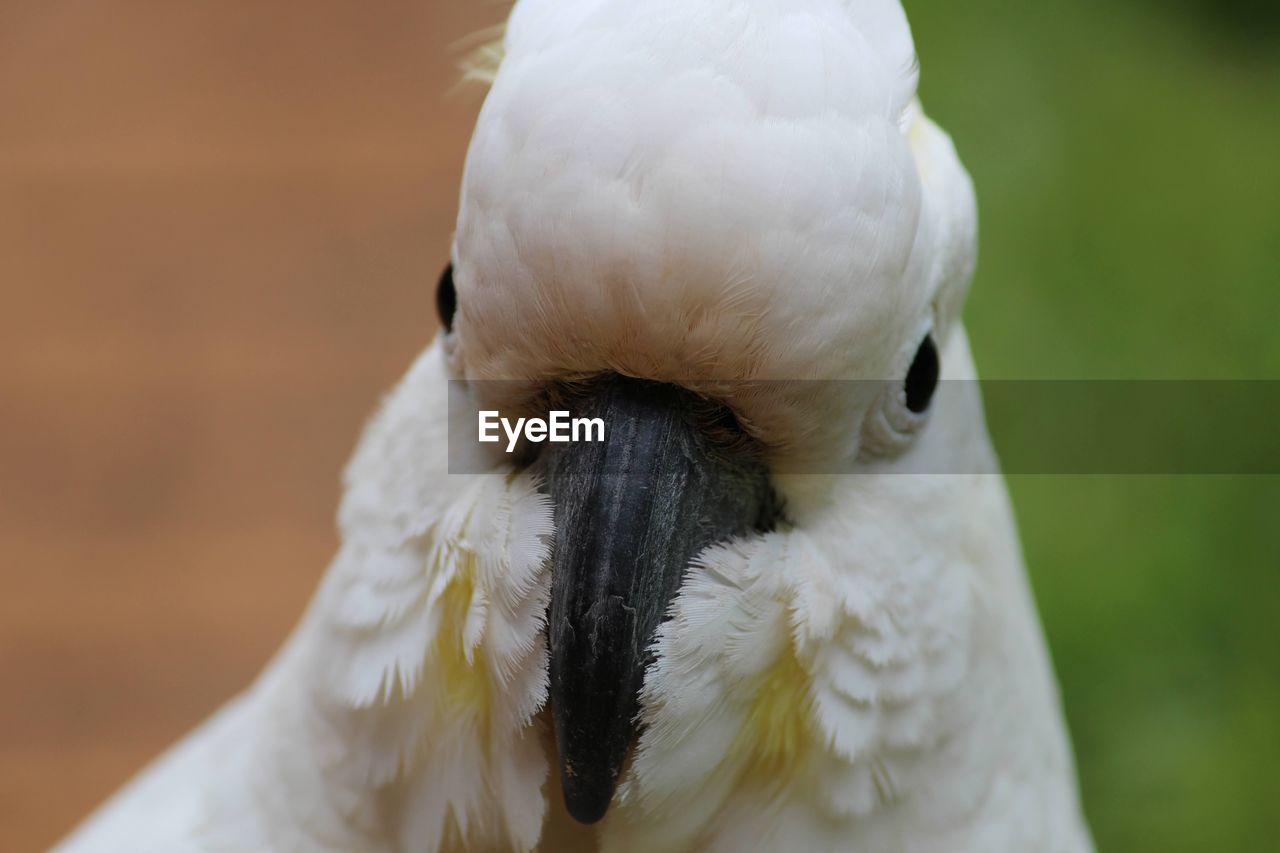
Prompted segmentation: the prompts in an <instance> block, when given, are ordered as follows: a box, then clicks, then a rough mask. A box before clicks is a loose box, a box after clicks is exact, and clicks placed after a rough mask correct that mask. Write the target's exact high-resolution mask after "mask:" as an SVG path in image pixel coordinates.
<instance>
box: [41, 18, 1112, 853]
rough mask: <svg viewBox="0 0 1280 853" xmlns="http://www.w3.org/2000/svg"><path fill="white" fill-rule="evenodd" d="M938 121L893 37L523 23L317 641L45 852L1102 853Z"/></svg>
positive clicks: (731, 27)
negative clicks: (529, 436)
mask: <svg viewBox="0 0 1280 853" xmlns="http://www.w3.org/2000/svg"><path fill="white" fill-rule="evenodd" d="M916 84H917V64H916V56H915V51H914V48H913V45H912V39H911V35H910V31H909V29H908V26H907V22H906V19H905V16H904V14H903V11H902V9H901V7H900V6H899V2H898V0H646V2H643V3H636V2H632V3H625V2H619V0H519V2H518V3H517V5H516V7H515V9H514V11H513V12H512V14H511V17H510V20H509V22H508V26H507V28H506V31H505V36H504V38H503V42H502V50H501V60H500V63H499V64H498V65H497V67H496V68H495V70H494V74H493V79H492V87H491V89H490V91H489V94H488V97H487V99H486V102H485V104H484V107H483V109H482V111H481V114H480V117H479V120H478V124H477V126H476V129H475V134H474V136H473V138H472V141H471V146H470V150H469V153H468V157H467V163H466V169H465V173H464V177H463V182H462V193H461V207H460V213H459V217H458V225H457V232H456V238H455V241H454V246H453V257H452V263H451V265H450V266H449V268H448V270H447V272H446V274H445V276H444V277H443V278H442V279H441V282H440V285H439V287H440V292H439V294H438V296H439V302H440V307H441V313H442V320H443V326H444V328H443V329H442V331H441V332H440V334H439V336H438V337H437V338H436V340H435V341H434V343H432V344H431V346H430V347H429V348H428V349H427V350H426V352H425V353H424V354H423V355H422V356H421V357H420V358H419V359H418V361H417V363H416V364H415V365H414V366H413V367H412V369H411V370H410V371H409V373H408V375H407V376H406V377H405V379H404V380H403V381H402V382H401V384H400V386H399V388H398V389H397V390H396V391H395V393H394V394H393V395H392V396H391V397H390V399H389V400H388V401H387V402H386V404H385V405H384V407H383V409H382V411H381V413H380V414H379V415H378V416H377V417H376V418H375V419H374V420H373V422H372V424H371V425H370V426H369V427H368V429H367V432H366V434H365V436H364V438H363V440H362V442H361V443H360V446H359V449H358V450H357V451H356V454H355V458H354V460H353V461H352V462H351V465H350V468H349V469H348V471H347V476H346V491H345V496H344V498H343V502H342V508H341V512H340V522H341V529H342V545H341V548H340V550H339V552H338V554H337V556H336V558H335V559H334V562H333V564H332V566H331V568H330V569H329V572H328V574H327V575H326V577H325V579H324V581H323V582H322V584H321V586H320V589H319V591H318V592H317V594H316V596H315V599H314V601H313V602H312V604H311V606H310V608H309V609H308V611H307V614H306V616H305V617H304V619H303V620H302V623H301V624H300V625H299V627H298V628H297V629H296V631H295V632H294V634H293V636H292V637H291V639H290V640H289V641H288V642H287V644H286V645H285V646H284V648H283V649H282V650H281V651H280V652H279V654H278V655H277V657H276V658H275V660H274V661H273V662H272V663H271V664H270V665H269V666H268V667H267V668H266V670H265V671H264V672H263V674H262V675H261V677H260V678H259V679H258V681H257V682H256V683H255V684H254V685H253V686H252V687H251V688H249V690H248V691H247V692H245V693H244V694H243V695H242V696H240V697H239V698H237V699H235V700H234V701H233V702H231V703H230V704H229V705H228V706H226V707H225V708H223V709H222V710H221V711H219V712H218V713H217V714H216V715H215V716H214V717H213V718H212V719H210V720H209V721H208V722H207V723H205V724H204V725H203V726H201V727H200V728H199V729H198V730H197V731H196V732H194V733H193V734H192V735H190V736H189V737H188V738H186V739H185V740H184V741H182V742H181V743H179V744H178V745H177V746H175V747H174V748H173V749H172V750H171V751H170V752H169V753H168V754H167V755H165V756H164V757H162V758H160V759H159V760H158V761H157V762H156V763H155V764H154V765H152V766H151V767H150V768H148V769H147V770H145V771H144V772H143V773H142V774H141V775H140V776H139V777H138V778H137V779H136V780H135V781H133V782H132V783H131V784H130V785H129V786H128V787H127V788H125V789H124V790H123V791H121V792H120V793H119V794H117V795H116V796H115V797H114V798H113V799H111V800H110V801H109V802H108V803H107V804H106V805H104V806H103V807H102V809H101V810H100V811H99V812H98V813H97V814H95V815H94V816H93V817H91V818H90V819H89V821H88V822H87V823H86V824H85V825H84V826H82V827H81V828H80V829H79V830H77V831H76V832H75V834H73V835H72V836H71V837H70V838H69V839H68V840H66V841H65V842H64V843H63V847H62V849H64V850H67V851H72V850H75V851H97V850H111V851H116V850H118V851H130V852H131V853H139V852H140V851H166V853H168V851H181V850H237V851H239V850H281V851H286V850H312V849H314V850H349V851H393V850H396V851H399V850H404V851H459V850H469V851H503V850H515V851H529V850H534V849H539V850H544V851H552V853H560V851H586V850H603V851H617V853H624V851H628V852H629V851H731V853H740V851H850V852H851V853H889V851H894V853H928V851H936V852H937V853H1006V852H1007V853H1034V852H1035V851H1045V853H1077V852H1078V851H1087V850H1090V849H1091V842H1090V839H1089V834H1088V831H1087V829H1086V827H1085V825H1084V822H1083V820H1082V817H1081V812H1080V808H1079V804H1078V798H1077V793H1076V782H1075V771H1074V768H1073V759H1072V755H1071V749H1070V746H1069V743H1068V739H1067V737H1066V732H1065V727H1064V725H1063V720H1062V715H1061V710H1060V707H1059V700H1058V697H1057V691H1056V687H1055V682H1054V677H1053V673H1052V668H1051V666H1050V662H1049V658H1048V655H1047V654H1046V649H1045V644H1044V641H1043V638H1042V635H1041V631H1040V628H1039V624H1038V620H1037V618H1036V614H1035V608H1034V605H1033V603H1032V599H1031V596H1030V594H1029V590H1028V586H1027V583H1026V580H1025V572H1024V568H1023V563H1022V558H1021V555H1020V550H1019V545H1018V541H1017V535H1016V532H1015V528H1014V525H1013V521H1012V515H1011V511H1010V507H1009V503H1008V500H1007V497H1006V492H1005V488H1004V484H1003V481H1002V479H1001V478H1000V477H999V476H998V474H994V473H989V472H994V471H995V470H996V469H995V463H994V460H993V458H992V450H991V447H990V444H989V440H988V438H987V435H986V429H985V426H984V423H983V417H982V411H981V403H980V401H979V400H978V398H977V391H976V389H975V387H974V383H972V382H956V383H949V384H948V386H947V387H948V388H951V386H955V388H956V389H957V390H956V391H955V393H945V394H943V393H939V394H938V395H936V396H937V399H934V393H933V392H934V389H935V385H937V380H938V378H939V372H940V373H941V377H942V378H944V379H954V380H968V379H973V378H974V377H975V373H974V368H973V365H972V362H971V359H970V354H969V347H968V343H967V341H966V338H965V334H964V331H963V329H962V327H961V325H960V322H959V319H958V314H959V311H960V307H961V304H962V302H963V298H964V294H965V291H966V289H967V286H968V281H969V278H970V275H971V272H972V268H973V264H974V256H975V230H976V224H975V223H976V216H975V205H974V197H973V192H972V188H971V185H970V182H969V179H968V176H967V175H966V173H965V170H964V168H963V167H962V166H961V165H960V162H959V161H958V159H957V157H956V154H955V151H954V149H953V147H952V145H951V143H950V141H949V139H948V138H947V136H946V135H945V134H944V133H943V132H942V131H940V130H939V129H938V128H937V127H936V126H935V125H934V124H932V123H931V122H930V121H929V120H928V119H927V118H926V117H925V116H924V114H923V113H922V112H921V109H920V106H919V104H918V103H917V100H916ZM451 380H452V381H451ZM498 380H502V381H498ZM548 399H556V400H561V401H566V402H565V405H566V406H567V407H569V408H570V409H575V410H576V411H579V412H586V413H588V414H597V415H601V416H603V417H604V419H605V421H606V423H607V424H608V432H607V434H606V436H605V438H604V440H603V441H595V442H586V441H580V442H576V443H569V444H551V443H542V444H537V443H534V442H532V441H527V440H526V441H524V442H522V448H523V449H522V451H521V452H519V453H517V454H513V455H508V454H507V453H506V452H505V448H504V447H503V446H502V445H501V443H499V444H497V445H483V446H482V445H480V444H478V443H474V442H463V443H462V445H459V443H458V442H457V441H455V442H454V450H453V455H452V456H451V455H450V454H451V451H450V441H449V440H448V439H449V431H450V429H453V430H454V431H458V430H462V431H464V432H465V431H466V430H467V429H470V430H472V431H473V432H474V431H475V429H476V422H475V420H474V418H473V415H474V414H475V413H476V412H477V411H478V410H479V409H481V408H486V407H487V408H488V409H493V410H496V411H504V412H521V411H531V410H533V408H534V407H535V406H536V404H537V403H538V401H540V400H541V401H546V400H548ZM459 412H461V413H463V415H459V414H458V413H459ZM451 413H452V417H451ZM468 413H470V414H468ZM456 435H457V433H456V432H455V438H456ZM459 447H461V449H459ZM948 471H949V472H952V473H941V472H948Z"/></svg>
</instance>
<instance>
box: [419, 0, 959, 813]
mask: <svg viewBox="0 0 1280 853" xmlns="http://www.w3.org/2000/svg"><path fill="white" fill-rule="evenodd" d="M917 76H918V75H917V64H916V60H915V51H914V47H913V44H912V39H911V35H910V31H909V29H908V26H907V22H906V19H905V16H904V14H903V12H902V9H901V7H900V6H899V3H898V0H786V2H782V0H754V2H749V0H697V2H690V0H649V2H646V3H618V2H613V0H520V2H519V3H518V5H517V6H516V8H515V10H514V12H513V14H512V16H511V18H510V21H509V24H508V27H507V30H506V34H505V38H504V42H503V57H502V60H501V63H500V65H499V66H498V67H497V70H496V73H495V75H494V79H493V81H492V87H491V89H490V92H489V94H488V96H487V99H486V101H485V104H484V106H483V109H482V111H481V113H480V117H479V120H478V123H477V126H476V129H475V133H474V136H473V138H472V141H471V145H470V149H469V152H468V157H467V164H466V170H465V174H464V178H463V184H462V192H461V203H460V213H459V218H458V227H457V232H456V237H455V242H454V247H453V258H452V264H451V267H450V270H449V272H448V273H447V275H446V276H445V278H444V279H443V280H442V282H441V295H440V301H441V309H442V314H443V315H444V320H445V326H446V331H445V332H444V338H445V348H446V352H447V354H448V361H449V366H450V370H451V372H452V375H453V376H454V377H455V378H457V379H460V380H465V381H466V382H467V384H468V387H469V388H470V389H472V393H474V394H475V395H476V397H477V398H480V399H483V401H484V402H485V403H487V404H489V406H490V407H496V408H501V409H519V408H521V407H528V406H530V405H532V402H533V401H535V400H540V399H541V400H545V399H547V398H548V396H554V397H555V398H556V399H563V400H567V401H569V403H568V405H569V407H570V408H571V409H576V411H574V414H575V415H577V414H583V415H598V416H601V417H603V418H604V419H605V421H606V424H607V427H606V430H607V431H606V438H605V441H603V442H600V443H596V444H589V443H578V444H571V445H565V446H553V445H544V446H542V448H540V449H539V450H540V452H538V453H536V454H535V455H533V456H532V457H531V461H529V462H528V464H529V465H531V466H534V467H535V468H536V469H537V471H538V473H539V476H540V477H541V478H542V482H543V483H544V488H545V489H546V490H547V492H548V493H549V495H550V497H551V499H552V501H553V504H554V512H555V539H554V545H553V549H552V551H553V556H552V601H551V607H550V611H549V613H548V627H547V633H548V639H549V644H550V649H551V666H550V669H551V672H550V685H551V686H550V699H551V705H552V710H553V715H554V719H555V730H556V738H557V746H558V751H559V756H560V763H561V768H560V769H561V782H562V785H563V789H564V793H565V800H566V804H567V806H568V808H569V811H570V813H571V814H573V815H574V816H575V817H576V818H578V819H579V820H581V821H584V822H593V821H595V820H598V819H599V818H600V817H601V816H603V814H604V812H605V810H606V808H607V807H608V804H609V802H610V799H611V798H612V796H613V793H614V789H615V786H616V784H617V781H618V777H619V774H620V773H621V771H622V768H623V766H624V763H625V760H626V756H627V753H628V750H629V748H630V746H631V744H632V743H633V742H634V739H635V735H636V732H635V727H636V718H637V709H638V702H639V699H638V697H639V695H640V689H641V683H642V680H643V677H644V672H645V667H646V666H647V665H648V664H649V662H650V655H651V646H652V642H653V639H654V636H655V634H656V632H657V630H658V626H659V624H660V623H661V621H662V620H663V618H664V615H665V614H666V613H667V611H668V608H669V607H670V605H671V602H672V600H673V598H674V597H675V596H676V594H677V593H678V591H679V588H680V585H681V583H682V579H683V578H684V577H685V574H686V572H687V571H688V570H689V567H690V565H691V563H694V562H695V560H696V557H697V555H698V554H699V553H701V552H703V551H704V550H705V549H707V548H708V547H710V546H713V545H716V544H717V543H722V542H724V541H726V540H730V539H733V538H736V537H748V536H755V535H759V534H760V533H761V532H762V531H765V530H768V529H770V528H771V527H775V526H778V525H787V524H803V523H804V521H803V514H804V512H803V506H804V504H805V503H806V502H809V501H812V500H821V498H820V497H818V498H814V497H813V496H812V495H810V494H808V493H806V494H803V495H802V494H801V493H800V492H801V491H802V490H801V489H800V488H798V487H796V486H795V485H794V484H795V482H796V479H795V478H794V477H788V476H785V474H787V472H795V471H799V470H805V471H808V472H813V471H817V470H827V469H832V470H835V469H839V470H842V471H855V472H856V471H857V470H859V467H860V466H862V465H864V464H871V462H870V461H869V460H870V459H871V458H872V457H877V458H881V459H883V458H890V459H891V458H893V457H894V456H896V455H898V454H904V453H906V452H908V451H909V449H910V447H911V445H912V442H913V441H914V440H915V438H916V437H917V436H918V435H919V433H921V432H922V431H923V430H924V428H925V427H926V426H927V424H928V423H929V419H930V417H931V403H932V401H931V397H932V393H933V388H934V385H935V384H936V382H937V379H938V376H939V370H940V367H939V359H940V357H945V355H946V353H947V351H948V341H949V340H950V339H951V337H952V332H953V330H954V329H955V327H956V326H957V315H958V313H959V310H960V306H961V303H962V301H963V298H964V293H965V291H966V289H967V286H968V281H969V278H970V275H971V271H972V265H973V259H974V242H975V230H976V226H975V221H976V217H975V210H974V200H973V194H972V190H971V187H970V183H969V179H968V176H967V175H966V173H965V171H964V169H963V167H962V166H961V165H960V163H959V161H958V159H957V157H956V155H955V152H954V149H953V148H952V146H951V143H950V141H949V139H948V138H947V137H946V136H945V134H943V133H942V132H941V131H940V130H938V128H937V127H936V126H935V125H933V124H932V123H931V122H930V121H929V120H928V119H927V118H926V117H925V116H924V115H923V113H922V111H921V109H920V107H919V104H918V101H917V99H916V85H917ZM495 380H502V381H495ZM793 508H794V509H793Z"/></svg>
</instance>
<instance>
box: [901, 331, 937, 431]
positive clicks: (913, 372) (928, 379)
mask: <svg viewBox="0 0 1280 853" xmlns="http://www.w3.org/2000/svg"><path fill="white" fill-rule="evenodd" d="M940 368H941V365H940V364H939V363H938V347H937V346H936V345H935V344H934V342H933V335H926V336H925V339H924V340H923V341H921V342H920V348H919V349H918V350H916V357H915V359H914V360H912V362H911V369H910V370H908V371H907V379H906V382H905V383H904V390H905V391H906V394H907V408H908V409H910V410H911V411H912V412H915V413H916V414H917V415H919V414H923V413H924V411H925V410H926V409H928V408H929V403H930V402H931V401H932V400H933V392H934V390H936V389H937V387H938V374H939V372H940Z"/></svg>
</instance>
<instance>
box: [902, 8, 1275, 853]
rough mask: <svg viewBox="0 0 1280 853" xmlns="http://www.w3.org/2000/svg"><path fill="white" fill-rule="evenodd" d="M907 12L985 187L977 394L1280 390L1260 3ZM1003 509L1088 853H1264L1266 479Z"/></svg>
mask: <svg viewBox="0 0 1280 853" xmlns="http://www.w3.org/2000/svg"><path fill="white" fill-rule="evenodd" d="M907 9H908V13H909V15H910V17H911V21H912V24H913V27H914V29H915V33H916V45H917V49H918V51H919V53H920V56H921V62H922V65H923V77H922V84H921V92H922V96H923V99H924V103H925V107H926V109H927V110H928V111H929V112H930V113H931V114H932V115H933V117H934V118H935V119H937V120H938V121H939V123H941V124H942V125H943V126H944V127H946V128H947V129H948V130H949V131H950V132H951V133H952V135H953V137H954V138H955V139H956V142H957V146H958V148H959V150H960V153H961V157H962V158H963V159H964V161H965V163H966V164H967V166H968V167H969V170H970V171H971V173H972V174H973V177H974V181H975V183H976V185H977V191H978V198H979V204H980V211H981V217H982V232H981V234H982V236H981V246H982V256H981V261H980V264H979V270H978V274H977V277H976V280H975V283H974V289H973V292H972V296H971V299H970V303H969V307H968V313H967V322H968V325H969V330H970V337H971V340H972V343H973V346H974V350H975V354H976V358H977V361H978V366H979V369H980V370H981V372H982V373H983V375H984V376H985V377H987V378H997V377H998V378H1023V379H1025V378H1073V379H1079V378H1090V379H1092V378H1106V379H1113V378H1124V379H1180V378H1196V379H1222V378H1234V379H1262V380H1276V379H1280V334H1277V329H1276V325H1277V321H1280V27H1278V26H1277V22H1278V21H1280V4H1275V3H1262V2H1249V0H1234V2H1225V3H1213V2H1208V0H1203V2H1200V0H1183V2H1175V3H1161V2H1155V0H1150V2H1143V1H1142V0H1125V2H1119V0H1113V2H1098V0H1040V2H1036V3H1015V2H1005V0H974V2H969V3H963V4H958V3H950V2H946V0H914V2H909V3H908V4H907ZM1151 414H1152V422H1151V427H1150V428H1151V430H1152V431H1153V432H1158V431H1159V430H1160V429H1161V425H1160V422H1159V417H1158V414H1159V413H1155V412H1153V413H1151ZM1256 428H1257V429H1258V430H1261V431H1266V432H1267V433H1270V434H1274V435H1275V436H1276V438H1275V440H1276V441H1280V424H1275V423H1259V424H1257V427H1256ZM1010 488H1011V490H1012V492H1013V498H1014V502H1015V505H1016V507H1017V511H1018V515H1019V519H1020V522H1021V527H1022V533H1023V538H1024V543H1025V547H1026V551H1027V558H1028V563H1029V565H1030V567H1031V572H1032V579H1033V583H1034V585H1035V589H1036V594H1037V598H1038V601H1039V605H1040V609H1041V612H1042V614H1043V618H1044V623H1045V630H1046V632H1047V634H1048V636H1049V640H1050V644H1051V646H1052V649H1053V654H1054V657H1055V661H1056V663H1057V667H1058V672H1059V676H1060V680H1061V683H1062V688H1063V696H1064V702H1065V705H1066V710H1067V716H1068V719H1069V723H1070V726H1071V731H1072V735H1073V737H1074V740H1075V744H1076V748H1077V753H1078V763H1079V768H1080V777H1081V785H1082V788H1083V793H1084V804H1085V809H1086V812H1087V813H1088V817H1089V819H1090V821H1091V823H1092V826H1093V831H1094V835H1095V837H1096V840H1097V842H1098V846H1099V848H1100V849H1101V850H1104V851H1124V853H1144V851H1160V853H1171V851H1184V850H1185V851H1207V850H1212V851H1240V852H1241V853H1254V851H1262V850H1271V849H1275V845H1276V838H1278V837H1280V808H1277V793H1276V792H1277V783H1276V770H1275V768H1276V767H1277V765H1280V628H1278V627H1277V625H1278V623H1280V541H1278V539H1277V528H1276V517H1277V513H1278V512H1280V479H1278V478H1275V477H1270V478H1268V477H1189V476H1181V477H1180V476H1147V477H1113V476H1107V477H1083V476H1076V477H1072V476H1053V477H1048V476H1014V477H1011V478H1010Z"/></svg>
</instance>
